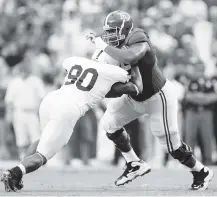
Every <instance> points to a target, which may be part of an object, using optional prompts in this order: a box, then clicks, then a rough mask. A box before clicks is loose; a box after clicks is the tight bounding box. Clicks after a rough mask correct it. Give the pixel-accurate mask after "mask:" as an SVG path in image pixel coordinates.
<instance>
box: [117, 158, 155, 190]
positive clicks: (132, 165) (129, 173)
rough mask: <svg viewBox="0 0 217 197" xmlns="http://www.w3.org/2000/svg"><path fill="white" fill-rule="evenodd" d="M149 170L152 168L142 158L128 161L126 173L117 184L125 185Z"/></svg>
mask: <svg viewBox="0 0 217 197" xmlns="http://www.w3.org/2000/svg"><path fill="white" fill-rule="evenodd" d="M149 172H151V168H150V167H149V165H148V164H147V163H145V162H144V161H142V160H140V161H132V162H129V163H126V167H125V170H124V173H123V174H122V175H121V176H120V177H119V178H118V179H117V180H116V181H115V185H116V186H120V185H124V184H126V183H129V182H131V181H133V180H134V179H135V178H137V177H139V176H143V175H145V174H147V173H149Z"/></svg>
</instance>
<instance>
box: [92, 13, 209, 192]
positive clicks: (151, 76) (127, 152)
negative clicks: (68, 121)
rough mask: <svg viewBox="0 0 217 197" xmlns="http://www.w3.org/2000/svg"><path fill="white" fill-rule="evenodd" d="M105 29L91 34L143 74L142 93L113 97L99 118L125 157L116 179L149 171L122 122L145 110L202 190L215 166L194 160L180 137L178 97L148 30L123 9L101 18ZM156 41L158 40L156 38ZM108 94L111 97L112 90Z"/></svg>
mask: <svg viewBox="0 0 217 197" xmlns="http://www.w3.org/2000/svg"><path fill="white" fill-rule="evenodd" d="M103 29H104V32H105V33H104V34H103V35H102V36H95V35H94V34H89V35H88V38H90V39H91V40H92V41H93V42H95V45H96V47H97V48H99V49H101V50H102V51H104V52H105V53H107V54H108V55H110V56H111V57H113V58H114V59H116V60H118V61H119V62H121V63H122V65H123V67H124V66H126V68H128V69H129V65H131V67H132V68H134V67H138V68H139V73H140V75H141V78H142V86H143V87H142V89H143V91H142V93H140V94H139V95H137V96H128V95H123V96H121V97H119V98H117V99H114V100H112V101H111V102H110V103H109V104H108V106H107V110H106V112H105V114H104V116H103V118H102V119H101V124H102V125H103V128H104V129H105V130H106V132H107V136H108V138H109V139H110V140H112V141H113V142H114V144H115V145H116V146H117V147H118V148H119V149H120V151H121V152H122V155H123V156H124V158H125V160H126V169H125V171H124V173H123V174H122V175H121V176H120V177H119V178H118V179H117V180H116V181H115V184H116V185H123V184H125V183H128V182H129V181H132V180H134V179H135V178H136V177H138V176H142V175H144V174H146V173H148V172H150V167H149V166H148V164H147V163H145V162H144V161H142V160H140V159H139V158H138V157H137V155H136V154H135V152H134V150H133V149H132V147H131V144H130V138H129V135H128V134H127V132H126V131H125V129H124V127H123V126H124V125H126V124H128V123H129V122H131V121H133V120H134V119H136V118H138V117H140V116H142V115H144V114H147V115H148V117H149V121H150V125H151V131H152V133H153V135H154V136H156V137H157V138H158V139H159V141H160V143H161V145H162V146H163V148H164V149H165V150H167V151H168V152H169V153H170V154H171V156H172V157H173V158H174V159H177V160H178V161H179V162H180V163H181V164H183V165H185V166H186V167H188V168H190V170H191V172H192V174H193V183H192V185H191V188H192V189H193V190H205V189H207V187H208V183H209V181H211V180H212V178H213V171H212V170H210V169H209V168H208V167H206V166H204V165H203V164H202V163H201V162H200V161H198V160H197V159H196V158H195V157H194V155H193V153H192V150H191V147H189V146H188V145H187V144H185V143H184V142H183V141H181V139H180V135H179V131H178V124H177V113H178V102H177V97H176V95H174V92H175V90H174V87H173V85H172V83H171V82H170V81H169V80H168V79H166V78H165V76H164V75H163V74H162V72H161V71H160V69H159V67H158V63H157V57H156V55H155V52H154V49H153V47H152V45H151V43H150V40H149V37H148V35H147V34H146V33H145V32H144V31H143V30H142V29H139V28H134V27H133V21H132V17H131V16H130V15H129V14H128V13H126V12H123V11H119V10H118V11H114V12H111V13H110V14H108V15H107V17H106V18H105V21H104V26H103ZM159 42H160V40H159ZM110 93H111V95H112V93H113V96H114V97H115V94H116V93H117V95H118V92H115V91H114V90H112V92H110Z"/></svg>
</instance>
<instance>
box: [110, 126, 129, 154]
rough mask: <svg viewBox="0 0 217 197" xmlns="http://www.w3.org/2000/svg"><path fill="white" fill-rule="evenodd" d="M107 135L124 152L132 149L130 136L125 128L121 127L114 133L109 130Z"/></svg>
mask: <svg viewBox="0 0 217 197" xmlns="http://www.w3.org/2000/svg"><path fill="white" fill-rule="evenodd" d="M106 135H107V137H108V138H109V139H110V140H112V141H113V142H114V144H115V145H116V146H117V147H118V148H119V149H120V150H121V151H122V152H128V151H130V150H131V145H130V136H129V134H128V133H127V132H126V130H125V129H124V128H122V129H119V130H117V131H116V132H114V133H108V132H107V133H106Z"/></svg>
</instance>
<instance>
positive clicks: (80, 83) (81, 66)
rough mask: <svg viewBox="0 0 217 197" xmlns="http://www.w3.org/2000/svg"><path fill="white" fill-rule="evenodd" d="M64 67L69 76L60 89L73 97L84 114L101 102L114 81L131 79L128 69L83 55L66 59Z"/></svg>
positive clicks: (123, 81)
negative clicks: (83, 56)
mask: <svg viewBox="0 0 217 197" xmlns="http://www.w3.org/2000/svg"><path fill="white" fill-rule="evenodd" d="M63 67H64V69H65V70H66V71H67V76H66V77H65V80H64V84H63V85H62V87H61V88H60V90H59V91H60V92H62V93H64V94H66V96H69V98H70V99H73V100H74V101H75V102H76V103H77V104H78V105H79V107H80V108H81V109H82V113H83V114H84V113H85V112H86V111H87V110H88V109H90V108H93V107H94V106H95V105H96V104H97V103H99V102H100V101H101V100H102V99H103V98H104V97H105V95H106V94H107V93H108V92H109V91H110V89H111V87H112V85H113V84H114V83H116V82H122V83H125V82H127V81H128V80H129V75H128V73H127V71H125V70H124V69H122V68H120V67H118V66H114V65H110V64H102V63H99V62H96V61H93V60H89V59H86V58H81V57H70V58H67V59H65V60H64V62H63Z"/></svg>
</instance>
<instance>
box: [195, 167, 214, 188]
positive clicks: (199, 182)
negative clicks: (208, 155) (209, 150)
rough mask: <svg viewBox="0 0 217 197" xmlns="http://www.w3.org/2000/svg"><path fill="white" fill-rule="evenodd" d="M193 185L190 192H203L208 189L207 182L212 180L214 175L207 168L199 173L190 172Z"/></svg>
mask: <svg viewBox="0 0 217 197" xmlns="http://www.w3.org/2000/svg"><path fill="white" fill-rule="evenodd" d="M191 173H192V174H193V179H194V180H193V183H192V185H191V189H192V190H201V191H204V190H206V189H207V188H208V185H209V182H210V181H211V180H212V179H213V176H214V173H213V171H212V170H210V169H209V168H208V167H204V168H203V169H202V170H201V171H200V172H196V171H192V172H191Z"/></svg>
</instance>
